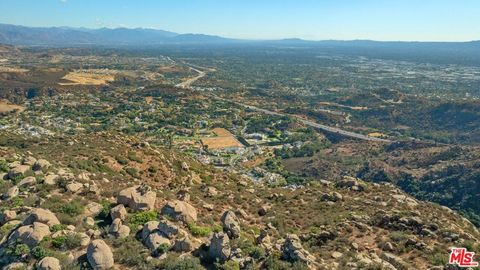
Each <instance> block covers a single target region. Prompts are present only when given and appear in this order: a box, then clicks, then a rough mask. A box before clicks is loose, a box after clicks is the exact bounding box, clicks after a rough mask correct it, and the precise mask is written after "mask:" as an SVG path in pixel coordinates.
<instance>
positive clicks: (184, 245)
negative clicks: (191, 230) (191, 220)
mask: <svg viewBox="0 0 480 270" xmlns="http://www.w3.org/2000/svg"><path fill="white" fill-rule="evenodd" d="M194 248H195V247H194V243H193V241H192V239H191V238H190V237H188V236H185V237H183V238H180V239H177V240H175V243H174V244H173V246H172V250H173V251H176V252H191V251H192V250H193V249H194Z"/></svg>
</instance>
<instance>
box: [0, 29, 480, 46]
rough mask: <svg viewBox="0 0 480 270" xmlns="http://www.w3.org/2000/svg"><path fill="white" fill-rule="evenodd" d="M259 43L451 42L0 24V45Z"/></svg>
mask: <svg viewBox="0 0 480 270" xmlns="http://www.w3.org/2000/svg"><path fill="white" fill-rule="evenodd" d="M245 42H248V43H257V44H258V43H262V44H269V45H276V44H282V45H294V46H298V45H317V46H324V47H328V46H334V47H342V46H344V47H351V46H355V47H372V46H373V47H379V48H381V47H386V46H388V47H390V48H391V47H392V46H393V47H395V46H398V47H402V48H405V46H406V45H408V46H407V47H413V48H418V47H419V46H421V47H429V46H432V45H435V46H436V47H438V48H441V47H451V45H452V44H453V43H451V42H378V41H370V40H353V41H336V40H325V41H308V40H302V39H283V40H270V41H267V40H265V41H253V40H238V39H229V38H224V37H219V36H212V35H203V34H178V33H174V32H169V31H164V30H156V29H146V28H134V29H131V28H114V29H111V28H100V29H88V28H72V27H26V26H18V25H11V24H0V44H10V45H44V46H71V45H106V46H109V45H136V46H141V45H160V44H236V43H245ZM455 44H462V47H472V46H473V47H476V48H480V41H472V42H458V43H455Z"/></svg>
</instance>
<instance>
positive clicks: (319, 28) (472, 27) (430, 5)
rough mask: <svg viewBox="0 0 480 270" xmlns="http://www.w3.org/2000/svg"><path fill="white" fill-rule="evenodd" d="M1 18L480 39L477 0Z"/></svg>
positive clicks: (214, 4)
mask: <svg viewBox="0 0 480 270" xmlns="http://www.w3.org/2000/svg"><path fill="white" fill-rule="evenodd" d="M0 10H1V13H0V23H6V24H16V25H25V26H35V27H39V26H41V27H50V26H69V27H87V28H102V27H109V28H117V27H127V28H137V27H141V28H153V29H162V30H168V31H173V32H178V33H201V34H209V35H219V36H223V37H229V38H241V39H283V38H302V39H308V40H325V39H336V40H353V39H371V40H382V41H385V40H388V41H398V40H401V41H469V40H477V39H480V36H479V35H480V33H479V32H478V30H477V27H476V26H477V25H480V16H478V12H479V10H480V2H479V1H476V0H462V1H454V0H423V1H416V0H402V1H383V0H360V1H358V0H335V1H334V0H301V1H298V0H262V1H257V0H242V1H240V0H233V1H223V0H185V1H174V0H162V1H155V0H142V1H133V0H102V1H96V0H40V1H39V0H18V1H1V2H0Z"/></svg>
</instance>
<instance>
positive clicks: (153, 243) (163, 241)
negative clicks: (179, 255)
mask: <svg viewBox="0 0 480 270" xmlns="http://www.w3.org/2000/svg"><path fill="white" fill-rule="evenodd" d="M161 245H167V246H168V247H170V245H171V244H170V240H168V238H166V237H165V236H163V235H162V234H161V233H160V232H154V233H151V234H150V235H149V236H147V239H145V246H146V247H147V248H148V249H149V250H150V251H151V252H152V253H153V254H156V252H157V250H158V248H159V247H160V246H161Z"/></svg>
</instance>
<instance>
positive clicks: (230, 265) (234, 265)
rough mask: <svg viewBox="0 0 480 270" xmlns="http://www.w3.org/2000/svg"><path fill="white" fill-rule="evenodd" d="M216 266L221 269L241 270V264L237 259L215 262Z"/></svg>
mask: <svg viewBox="0 0 480 270" xmlns="http://www.w3.org/2000/svg"><path fill="white" fill-rule="evenodd" d="M215 268H216V269H219V270H240V264H239V263H238V262H236V261H227V262H225V263H224V264H220V263H215Z"/></svg>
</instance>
